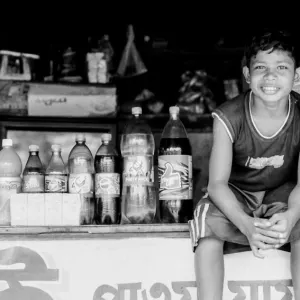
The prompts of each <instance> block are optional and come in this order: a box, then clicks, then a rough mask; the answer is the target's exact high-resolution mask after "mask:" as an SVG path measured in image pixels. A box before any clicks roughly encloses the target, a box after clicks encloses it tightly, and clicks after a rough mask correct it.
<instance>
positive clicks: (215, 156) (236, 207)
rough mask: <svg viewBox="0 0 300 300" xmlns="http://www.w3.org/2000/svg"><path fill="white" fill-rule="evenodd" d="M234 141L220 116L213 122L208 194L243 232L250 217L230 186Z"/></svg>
mask: <svg viewBox="0 0 300 300" xmlns="http://www.w3.org/2000/svg"><path fill="white" fill-rule="evenodd" d="M232 154H233V150H232V142H231V140H230V138H229V135H228V133H227V132H226V129H225V127H224V125H223V124H222V123H221V121H220V120H219V119H218V118H214V123H213V147H212V151H211V156H210V161H209V182H208V194H209V196H210V198H211V199H212V201H213V202H214V203H215V205H216V206H217V207H218V208H219V209H220V210H221V211H222V212H223V213H224V215H225V216H226V217H227V218H228V219H229V220H230V221H231V222H232V223H233V224H234V225H235V226H236V227H238V228H239V229H240V230H241V231H242V232H245V230H246V228H245V227H246V225H245V223H247V222H249V219H250V217H249V216H248V215H247V214H246V213H245V212H244V210H243V208H242V207H241V205H240V204H239V202H238V200H237V199H236V197H235V195H234V193H233V192H232V191H231V190H230V188H229V186H228V180H229V176H230V172H231V166H232Z"/></svg>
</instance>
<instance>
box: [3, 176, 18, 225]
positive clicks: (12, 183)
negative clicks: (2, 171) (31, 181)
mask: <svg viewBox="0 0 300 300" xmlns="http://www.w3.org/2000/svg"><path fill="white" fill-rule="evenodd" d="M20 192H21V178H20V177H6V178H0V225H10V201H9V200H10V197H11V195H12V194H18V193H20Z"/></svg>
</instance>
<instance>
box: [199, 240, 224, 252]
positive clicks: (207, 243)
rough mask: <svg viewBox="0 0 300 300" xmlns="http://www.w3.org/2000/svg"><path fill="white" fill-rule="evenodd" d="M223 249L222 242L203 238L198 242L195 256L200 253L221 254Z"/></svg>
mask: <svg viewBox="0 0 300 300" xmlns="http://www.w3.org/2000/svg"><path fill="white" fill-rule="evenodd" d="M223 247H224V241H222V240H220V239H217V238H213V237H205V238H202V239H200V240H199V244H198V246H197V248H196V251H195V254H196V256H197V255H201V254H202V253H204V254H206V253H207V254H210V253H211V254H213V253H214V252H221V253H222V254H223Z"/></svg>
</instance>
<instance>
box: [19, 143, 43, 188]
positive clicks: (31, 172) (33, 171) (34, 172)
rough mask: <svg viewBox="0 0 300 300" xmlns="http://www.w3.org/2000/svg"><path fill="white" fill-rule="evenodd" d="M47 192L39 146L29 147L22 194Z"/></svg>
mask: <svg viewBox="0 0 300 300" xmlns="http://www.w3.org/2000/svg"><path fill="white" fill-rule="evenodd" d="M44 190H45V174H44V169H43V165H42V162H41V160H40V157H39V146H37V145H30V146H29V157H28V160H27V163H26V165H25V168H24V171H23V180H22V192H23V193H43V192H44Z"/></svg>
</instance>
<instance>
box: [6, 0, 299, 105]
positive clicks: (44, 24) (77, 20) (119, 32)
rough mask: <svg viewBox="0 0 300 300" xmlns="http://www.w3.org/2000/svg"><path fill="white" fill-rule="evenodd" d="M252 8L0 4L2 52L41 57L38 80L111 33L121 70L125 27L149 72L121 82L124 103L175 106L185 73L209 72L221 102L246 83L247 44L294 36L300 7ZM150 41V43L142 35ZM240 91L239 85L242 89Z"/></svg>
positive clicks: (215, 4) (213, 4)
mask: <svg viewBox="0 0 300 300" xmlns="http://www.w3.org/2000/svg"><path fill="white" fill-rule="evenodd" d="M285 4H286V5H285V6H284V7H283V5H281V6H278V5H275V3H269V4H268V7H266V8H263V7H262V3H258V4H255V3H254V2H251V3H250V2H247V3H245V2H241V3H239V4H237V3H233V2H232V3H230V2H226V3H223V2H222V3H221V4H220V3H218V2H212V1H206V2H201V1H198V2H189V1H184V2H177V4H175V2H170V3H163V2H162V1H161V2H153V1H152V2H151V1H145V2H138V3H131V2H127V3H123V2H121V3H118V2H109V3H105V2H102V1H101V2H100V1H98V2H92V1H79V2H75V1H74V2H49V1H47V2H36V3H30V4H29V3H22V2H20V3H14V4H5V5H4V4H1V5H2V9H1V24H2V29H1V35H0V49H7V50H15V51H21V52H28V53H36V54H39V55H40V57H41V61H42V63H41V66H40V79H42V78H43V76H45V75H47V67H48V64H47V61H48V60H49V57H51V55H53V52H55V51H57V50H58V49H63V48H65V47H67V46H72V47H74V48H76V50H77V51H78V52H79V53H81V54H82V60H84V53H86V50H87V47H88V45H87V40H88V37H89V36H93V37H101V36H102V35H103V34H109V36H110V41H111V44H112V46H113V49H114V52H115V53H114V58H113V60H114V67H115V68H117V66H118V64H119V61H120V58H121V55H122V52H123V50H124V47H125V44H126V39H127V36H126V32H127V26H128V24H132V25H133V27H134V32H135V44H136V46H137V49H138V51H139V53H140V55H141V57H142V60H143V62H144V63H145V65H146V67H147V69H148V73H146V74H145V75H143V76H139V77H138V78H134V79H130V80H122V81H118V82H117V85H118V90H119V91H120V93H121V96H120V97H119V101H120V103H125V102H127V101H129V102H130V101H132V100H133V99H134V98H135V97H136V95H137V94H139V93H140V92H141V91H142V90H143V89H144V88H147V89H149V90H150V91H152V92H153V93H154V94H155V95H156V97H157V98H158V99H161V100H162V101H164V102H167V103H169V104H170V105H172V104H175V103H176V101H177V98H178V90H179V88H180V84H181V82H180V76H181V74H182V73H183V72H185V71H186V70H197V69H201V70H205V71H206V72H207V73H208V74H209V75H210V76H211V77H212V78H213V91H214V93H215V95H216V99H217V102H219V103H220V102H223V101H224V99H225V98H224V90H223V81H224V80H226V79H238V80H240V84H242V82H241V81H242V75H241V65H240V63H241V59H242V54H243V46H244V44H245V42H246V41H247V39H248V38H249V37H250V36H251V34H252V33H253V31H254V30H256V29H258V28H261V27H266V26H268V27H282V28H287V29H289V30H291V31H293V32H295V33H296V34H298V32H299V42H300V25H299V21H298V20H299V19H300V18H299V16H298V13H297V9H296V8H295V7H294V6H288V5H287V3H285ZM146 36H147V37H148V41H147V42H146V41H145V37H146ZM240 88H241V86H240Z"/></svg>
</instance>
